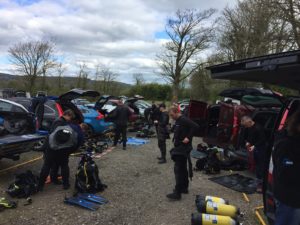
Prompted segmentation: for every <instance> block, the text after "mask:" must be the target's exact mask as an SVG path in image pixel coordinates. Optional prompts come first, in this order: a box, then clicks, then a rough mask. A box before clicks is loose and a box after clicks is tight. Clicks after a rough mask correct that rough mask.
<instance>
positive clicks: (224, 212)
mask: <svg viewBox="0 0 300 225" xmlns="http://www.w3.org/2000/svg"><path fill="white" fill-rule="evenodd" d="M196 206H197V209H198V212H200V213H208V214H213V215H221V216H230V217H232V218H236V217H237V216H238V215H239V214H240V210H239V209H238V208H237V207H235V206H233V205H225V204H221V203H216V202H210V201H206V202H204V201H199V202H198V203H197V205H196Z"/></svg>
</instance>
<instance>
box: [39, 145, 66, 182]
mask: <svg viewBox="0 0 300 225" xmlns="http://www.w3.org/2000/svg"><path fill="white" fill-rule="evenodd" d="M59 151H61V152H56V151H53V150H50V149H46V151H45V154H44V164H43V166H42V169H41V172H40V179H39V186H41V187H42V186H44V184H45V182H46V179H47V177H48V176H49V174H50V171H51V170H52V169H54V170H58V168H59V167H61V176H62V179H63V184H64V185H68V184H69V176H70V169H69V154H67V153H66V152H62V151H63V150H59ZM51 175H52V176H51V180H52V179H54V180H52V181H55V179H57V171H56V172H55V171H52V172H51Z"/></svg>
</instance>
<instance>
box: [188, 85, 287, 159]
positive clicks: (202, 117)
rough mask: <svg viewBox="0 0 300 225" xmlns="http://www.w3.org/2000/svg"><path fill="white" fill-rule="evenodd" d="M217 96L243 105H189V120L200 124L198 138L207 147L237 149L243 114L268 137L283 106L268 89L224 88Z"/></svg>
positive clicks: (240, 140)
mask: <svg viewBox="0 0 300 225" xmlns="http://www.w3.org/2000/svg"><path fill="white" fill-rule="evenodd" d="M219 95H220V96H222V97H224V98H233V99H236V100H238V101H240V102H242V104H236V103H235V101H232V100H228V99H227V100H226V101H221V102H219V103H218V104H213V105H208V104H207V103H206V102H200V101H190V105H189V117H190V118H191V119H193V120H195V121H196V122H197V123H198V124H199V126H200V129H199V131H198V135H199V136H201V137H203V140H204V141H205V142H206V143H207V144H209V145H218V146H220V147H229V146H232V147H234V148H236V149H238V148H240V147H241V146H242V144H241V143H242V139H243V137H242V135H241V133H243V132H242V130H243V129H242V128H241V126H240V121H241V118H242V117H243V116H245V115H248V116H251V117H252V118H253V120H254V121H256V122H258V123H259V124H261V125H262V126H263V127H265V129H266V132H267V133H268V135H269V133H270V130H272V127H270V126H272V122H274V121H275V119H276V117H277V114H278V111H279V108H280V107H281V105H282V102H281V101H280V100H279V99H280V98H281V97H280V96H278V95H277V94H275V93H273V92H272V91H270V90H265V89H258V88H239V89H238V88H234V89H226V90H224V91H222V92H221V93H220V94H219ZM251 99H252V100H251ZM246 153H247V152H245V154H246ZM245 160H246V158H245Z"/></svg>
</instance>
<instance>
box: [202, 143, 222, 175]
mask: <svg viewBox="0 0 300 225" xmlns="http://www.w3.org/2000/svg"><path fill="white" fill-rule="evenodd" d="M217 154H218V150H217V149H210V151H209V153H208V157H207V161H206V164H205V166H204V171H205V172H206V174H218V173H220V171H221V162H220V160H219V158H218V155H217Z"/></svg>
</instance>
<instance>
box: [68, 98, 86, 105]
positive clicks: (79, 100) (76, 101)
mask: <svg viewBox="0 0 300 225" xmlns="http://www.w3.org/2000/svg"><path fill="white" fill-rule="evenodd" d="M72 103H74V104H75V105H77V106H78V105H84V106H88V105H90V104H91V103H90V102H89V101H88V100H86V99H84V98H77V99H74V100H72Z"/></svg>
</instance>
